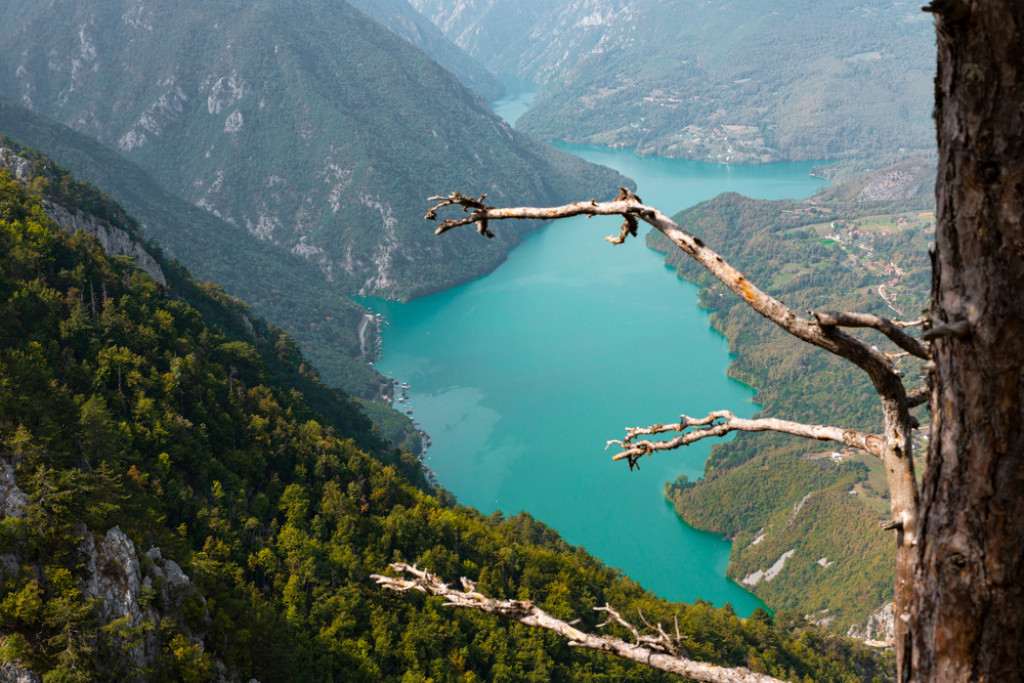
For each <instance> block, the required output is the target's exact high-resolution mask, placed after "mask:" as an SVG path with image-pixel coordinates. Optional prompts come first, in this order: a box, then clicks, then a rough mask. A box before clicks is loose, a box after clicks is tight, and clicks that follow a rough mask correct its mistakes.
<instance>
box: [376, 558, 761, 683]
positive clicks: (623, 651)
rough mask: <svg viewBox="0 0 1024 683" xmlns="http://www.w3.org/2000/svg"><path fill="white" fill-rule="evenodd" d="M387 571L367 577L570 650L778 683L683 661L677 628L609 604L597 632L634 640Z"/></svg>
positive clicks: (418, 574) (707, 676) (470, 587)
mask: <svg viewBox="0 0 1024 683" xmlns="http://www.w3.org/2000/svg"><path fill="white" fill-rule="evenodd" d="M390 567H391V569H392V570H394V571H396V572H398V573H399V574H402V575H403V576H397V577H396V576H383V575H380V574H374V575H373V576H372V577H371V578H373V579H374V580H375V581H376V582H377V583H378V584H380V585H381V586H384V587H385V588H388V589H390V590H394V591H398V592H406V591H410V590H416V591H420V592H421V593H426V594H427V595H435V596H439V597H442V598H444V599H445V601H446V602H445V606H450V607H466V608H469V609H473V610H476V611H478V612H486V613H488V614H495V615H497V616H500V617H502V618H504V619H508V620H510V621H515V622H518V623H520V624H525V625H526V626H535V627H539V628H544V629H547V630H549V631H553V632H555V633H557V634H558V635H560V636H562V637H564V638H566V639H567V640H568V641H569V645H570V646H571V647H580V648H584V649H589V650H596V651H598V652H607V653H609V654H613V655H616V656H618V657H622V658H623V659H629V660H631V661H634V662H639V663H641V664H646V665H648V666H651V667H654V668H655V669H660V670H662V671H667V672H669V673H674V674H679V675H680V676H687V677H689V678H692V679H693V680H695V681H708V682H711V683H780V682H779V679H777V678H773V677H771V676H767V675H765V674H759V673H754V672H752V671H750V670H749V669H745V668H732V667H724V666H718V665H715V664H708V663H705V662H697V661H694V660H692V659H689V658H687V657H686V653H685V651H684V649H683V648H682V645H681V642H682V641H683V639H684V637H683V636H681V635H680V634H679V625H678V624H676V633H675V635H674V636H672V635H669V634H667V633H666V632H665V630H664V629H663V628H662V626H661V624H657V625H656V626H651V625H650V624H649V623H648V622H647V620H646V619H645V618H644V616H643V614H642V613H641V614H639V616H640V619H641V620H642V621H643V622H644V625H645V626H646V627H647V629H648V631H650V633H641V631H640V630H639V629H638V628H637V627H636V626H634V625H633V624H631V623H630V622H628V621H627V620H626V619H624V618H623V617H622V615H621V614H619V613H618V612H617V611H616V610H615V609H613V608H612V607H611V606H610V605H605V606H604V607H596V608H595V610H596V611H599V612H604V613H606V614H607V615H608V619H607V620H606V621H605V622H604V623H603V624H601V625H599V626H598V628H602V627H605V626H608V625H611V624H617V625H619V626H622V627H623V628H625V629H627V630H628V631H629V632H630V633H632V634H633V642H628V641H625V640H622V639H621V638H615V637H613V636H607V635H605V636H597V635H593V634H591V633H586V632H585V631H581V630H579V629H578V628H576V627H575V626H574V625H573V624H571V623H568V622H565V621H562V620H561V619H556V618H555V617H553V616H551V615H550V614H548V613H547V612H545V611H544V610H542V609H540V608H539V607H537V606H536V605H534V604H533V603H532V602H530V601H529V600H495V599H493V598H488V597H486V596H484V595H481V594H480V593H477V592H476V586H475V585H474V583H473V582H472V581H470V580H468V579H466V578H463V579H462V587H463V589H462V590H457V589H455V588H451V587H450V586H448V584H446V583H444V582H443V581H441V579H440V578H439V577H437V576H436V575H434V574H431V573H429V572H427V571H424V570H422V569H419V568H417V567H415V566H412V565H408V564H405V563H402V562H396V563H394V564H391V565H390ZM407 577H411V578H407Z"/></svg>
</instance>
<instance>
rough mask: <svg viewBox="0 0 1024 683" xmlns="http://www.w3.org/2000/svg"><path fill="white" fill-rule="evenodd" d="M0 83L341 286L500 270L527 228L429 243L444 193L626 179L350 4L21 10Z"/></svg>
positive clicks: (559, 196) (13, 21)
mask: <svg viewBox="0 0 1024 683" xmlns="http://www.w3.org/2000/svg"><path fill="white" fill-rule="evenodd" d="M0 90H2V91H4V92H6V93H7V94H8V95H10V96H11V97H12V98H14V99H17V100H19V101H21V102H22V103H24V104H26V105H27V106H29V107H31V108H32V109H34V110H36V111H39V112H41V113H44V114H46V115H48V116H50V117H52V118H55V119H57V120H59V121H61V122H64V123H66V124H68V125H70V126H71V127H72V128H75V129H76V130H78V131H81V132H84V133H87V134H89V135H92V136H94V137H96V138H98V139H99V140H100V141H102V142H104V143H105V144H108V145H110V146H114V147H117V148H118V149H120V150H122V151H123V152H124V153H125V154H127V155H128V156H129V158H131V159H132V160H134V161H137V162H138V163H139V164H141V165H142V166H143V167H144V168H146V169H147V170H148V171H150V172H151V173H152V174H153V176H154V177H155V178H156V179H157V180H158V181H159V182H160V183H161V184H162V185H164V186H165V187H166V188H167V189H169V190H170V191H172V192H173V193H175V194H177V195H179V196H181V197H183V198H185V199H187V200H188V201H190V202H192V203H195V204H197V205H199V206H201V207H203V208H205V209H207V210H209V211H210V212H212V213H213V214H215V215H216V216H218V217H220V218H223V219H224V220H225V221H227V222H229V223H232V224H234V225H236V226H239V227H242V228H244V229H245V230H247V231H248V232H250V233H251V234H253V235H256V236H257V237H259V238H260V239H262V240H265V241H268V242H270V243H273V244H274V245H275V246H276V247H278V248H280V249H282V250H285V251H289V252H291V253H293V254H297V255H299V256H301V257H303V258H305V259H307V260H308V261H309V262H310V263H312V264H314V265H315V266H316V267H317V268H318V269H319V271H320V274H321V277H323V278H324V279H326V280H327V281H329V282H332V283H334V284H335V286H336V287H337V288H338V289H339V290H340V291H342V292H345V293H356V292H358V293H363V294H375V295H380V296H390V297H397V298H405V297H411V296H417V295H422V294H426V293H430V292H433V291H437V290H439V289H443V288H446V287H450V286H452V285H455V284H458V283H460V282H463V281H465V280H466V279H468V278H471V277H474V276H476V275H479V274H481V273H483V272H486V271H487V270H489V269H491V268H493V267H495V266H496V265H497V264H498V263H500V262H501V260H502V259H503V258H504V255H505V253H506V252H507V250H508V248H509V247H510V246H511V245H512V244H514V243H516V241H517V240H518V239H519V236H520V235H521V234H522V230H525V229H528V228H527V227H524V228H522V229H521V230H520V231H516V232H511V233H508V235H507V236H506V237H499V238H498V239H495V240H474V239H472V236H471V235H466V236H464V237H459V238H457V239H454V240H445V241H444V242H443V243H442V242H438V241H436V240H433V239H432V236H431V234H430V231H429V230H426V229H424V227H423V223H422V214H423V208H424V206H425V203H424V202H425V198H426V197H428V196H430V195H432V194H435V193H437V192H439V191H442V192H443V191H446V190H447V189H454V188H457V187H461V188H465V187H473V188H476V190H477V191H483V192H488V193H490V194H491V196H492V198H494V199H496V200H500V199H501V198H502V197H504V198H507V199H511V198H513V197H515V198H516V199H517V201H524V200H525V201H531V202H553V201H555V202H557V201H564V200H567V199H569V198H570V197H572V198H576V197H580V196H588V197H589V196H605V195H607V194H609V192H610V193H611V194H614V192H615V190H614V188H615V186H616V185H617V184H619V183H620V182H622V179H621V177H619V176H618V174H616V173H613V172H611V171H609V170H607V169H600V168H598V167H595V166H592V165H590V164H587V163H585V162H582V161H580V160H579V159H577V158H575V157H572V156H570V155H568V154H565V153H562V152H559V151H557V150H553V149H551V148H549V147H547V146H545V145H541V144H539V143H537V142H535V141H534V140H532V139H530V138H528V137H526V136H524V135H521V134H518V133H514V132H512V131H511V130H510V129H509V127H508V126H507V125H506V124H505V123H503V122H502V121H500V120H499V119H497V118H496V117H495V116H494V115H493V114H491V113H490V111H489V108H488V107H487V105H486V103H484V102H483V101H482V100H481V99H480V98H479V97H478V96H476V95H474V94H472V93H471V92H469V91H468V90H466V89H465V88H464V87H463V86H462V85H461V84H460V83H459V82H458V81H457V80H456V79H455V78H454V77H453V76H452V75H451V74H449V73H448V72H446V71H444V70H443V69H442V68H441V67H440V66H439V65H438V64H437V63H436V62H434V61H433V60H431V59H429V58H427V57H426V56H425V55H423V53H422V52H420V51H419V50H417V49H416V48H414V47H412V46H411V45H410V44H409V43H407V42H405V41H404V40H402V39H400V38H398V37H397V36H396V35H395V34H393V33H391V32H390V31H388V30H387V29H384V28H383V27H381V26H380V25H379V24H376V23H374V22H373V21H371V20H370V19H368V18H367V17H366V16H365V15H363V14H362V13H360V12H358V11H357V10H355V9H354V8H352V7H351V6H350V5H348V4H347V3H345V2H341V1H330V2H328V1H327V0H317V1H313V2H302V3H296V2H288V1H287V0H264V1H262V2H237V1H227V2H200V1H198V0H189V1H187V2H180V3H162V4H160V3H145V2H140V1H139V0H113V1H109V0H102V1H100V0H84V1H83V0H55V1H54V2H50V3H46V4H40V3H37V2H30V1H28V0H9V1H8V2H6V3H4V4H3V5H2V6H0ZM168 248H171V245H168ZM442 264H443V265H442ZM310 322H316V321H314V320H310Z"/></svg>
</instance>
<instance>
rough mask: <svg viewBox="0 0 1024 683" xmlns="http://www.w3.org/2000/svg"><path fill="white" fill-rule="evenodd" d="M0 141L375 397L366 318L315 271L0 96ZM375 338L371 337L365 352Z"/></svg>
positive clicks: (346, 383)
mask: <svg viewBox="0 0 1024 683" xmlns="http://www.w3.org/2000/svg"><path fill="white" fill-rule="evenodd" d="M0 136H9V137H10V138H12V140H11V141H8V142H7V143H6V144H7V145H8V146H14V148H15V150H17V149H18V146H17V145H15V144H14V142H13V141H14V140H16V141H18V142H20V143H23V144H24V145H26V146H28V147H32V148H35V149H37V150H44V151H45V152H46V154H47V155H48V156H49V157H51V158H53V159H55V160H56V161H57V162H58V163H60V164H61V165H62V166H65V167H67V168H69V169H70V170H71V171H72V172H73V173H74V174H75V175H76V176H77V177H79V178H87V179H89V180H90V181H91V182H92V183H93V184H95V185H97V186H99V187H103V188H104V189H105V190H106V191H107V192H108V193H109V194H110V195H112V196H113V197H115V198H116V199H117V201H118V202H120V203H121V204H122V205H123V206H125V207H126V209H127V210H128V211H129V212H130V213H131V215H133V216H135V217H137V218H138V220H139V222H140V229H141V231H142V232H143V233H144V234H145V236H146V237H147V238H150V239H155V240H157V241H158V242H159V243H160V245H161V247H162V248H163V249H164V250H166V251H167V252H169V253H171V254H173V255H174V256H175V257H177V258H178V259H179V260H180V261H181V262H182V263H184V264H185V265H186V266H187V267H188V268H189V270H190V271H191V272H192V273H194V274H195V276H196V277H197V278H199V279H202V280H210V281H212V282H216V283H218V284H219V285H221V286H223V287H224V288H225V290H226V291H227V292H228V293H229V294H232V295H235V296H238V297H240V298H242V299H243V300H245V301H246V302H247V303H248V304H250V305H251V306H252V307H253V310H254V311H255V313H256V314H257V315H260V316H263V317H266V318H268V319H270V320H275V321H277V324H279V325H280V326H281V327H282V328H284V329H285V330H287V331H288V333H289V334H290V335H292V336H293V337H295V338H296V339H297V340H298V341H299V342H300V343H301V344H302V346H303V353H304V354H305V355H306V356H307V357H308V358H310V360H312V361H313V363H314V364H315V365H316V367H317V369H318V370H319V371H320V372H321V374H322V375H323V377H324V380H325V381H326V382H327V383H329V384H330V385H331V386H337V387H342V388H344V389H345V391H346V392H347V393H349V394H350V395H354V396H360V397H363V398H375V397H377V396H378V395H379V394H380V383H381V381H382V379H383V378H381V377H380V375H379V374H378V373H376V372H374V371H373V369H372V368H371V367H370V366H368V365H367V364H366V361H365V359H362V358H360V355H361V354H360V344H359V338H358V334H357V330H358V327H359V324H360V321H361V320H362V318H363V315H364V314H365V312H364V310H363V309H362V308H361V307H360V306H358V305H356V304H355V303H354V302H353V301H352V300H351V299H350V298H349V297H347V296H345V295H344V293H343V292H338V291H337V290H336V288H334V287H333V286H332V285H331V284H330V283H329V282H326V281H324V279H323V278H322V277H320V273H319V271H318V270H317V269H316V266H315V265H313V264H311V263H309V262H308V261H306V260H305V259H303V258H301V257H299V256H297V255H295V254H290V253H288V252H286V251H284V250H281V249H277V248H275V247H274V245H273V244H270V243H268V242H264V241H261V240H259V239H257V238H256V237H255V236H253V235H251V234H249V233H248V232H247V231H246V230H245V229H244V228H241V227H238V226H236V225H232V224H231V223H227V222H226V221H224V220H222V219H220V218H217V217H216V216H214V215H213V214H212V213H210V212H209V211H206V210H204V209H201V208H199V207H197V206H194V205H192V204H189V203H188V202H186V201H184V200H183V199H180V198H178V197H176V196H174V195H172V194H171V193H170V192H168V191H167V190H165V189H164V188H163V187H162V186H160V185H159V184H158V183H157V182H156V181H155V180H153V178H152V176H150V175H149V174H148V173H147V172H146V171H145V170H144V169H142V168H141V167H140V166H139V165H138V164H135V163H133V162H131V161H129V160H128V159H126V158H125V157H124V156H123V155H121V154H118V153H117V152H116V151H115V150H113V149H111V148H109V147H106V146H105V145H103V144H101V143H99V142H97V141H96V140H94V139H92V138H90V137H88V136H87V135H83V134H82V133H78V132H76V131H74V130H72V129H70V128H67V127H66V126H63V125H61V124H59V123H57V122H55V121H52V120H50V119H48V118H46V117H45V116H42V115H40V114H37V113H36V112H33V111H31V110H29V109H26V108H25V107H23V106H21V105H19V104H18V103H16V102H14V101H13V100H11V99H10V98H8V97H7V96H6V95H3V94H0ZM240 264H246V265H245V267H240ZM254 275H258V276H257V277H254ZM310 323H313V324H312V325H311V324H310ZM374 331H375V330H374V328H372V327H371V328H370V329H369V334H370V335H371V338H370V343H371V348H372V343H373V339H372V335H373V333H374Z"/></svg>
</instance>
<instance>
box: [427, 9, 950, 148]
mask: <svg viewBox="0 0 1024 683" xmlns="http://www.w3.org/2000/svg"><path fill="white" fill-rule="evenodd" d="M412 4H413V5H414V6H415V7H417V9H419V10H420V11H421V12H423V13H424V14H426V15H427V16H428V17H430V18H432V19H433V20H434V21H435V23H437V24H438V26H439V27H440V28H441V29H442V30H443V31H445V32H446V34H447V35H448V36H449V37H450V38H451V39H452V40H453V41H454V42H456V43H457V44H458V45H460V46H462V47H463V48H465V49H466V51H467V52H469V53H470V54H471V55H473V56H474V57H476V58H477V59H478V60H480V61H481V62H483V63H484V65H486V66H488V67H489V68H491V70H492V71H496V72H508V73H514V74H516V75H518V76H519V77H521V78H525V79H529V80H532V81H534V82H536V83H538V84H540V85H542V86H543V87H542V89H541V92H540V95H539V96H538V97H537V99H536V100H535V101H534V104H533V106H532V108H531V110H530V111H529V112H528V113H527V114H525V115H524V116H523V117H522V118H521V119H520V120H519V121H518V122H517V127H518V128H520V129H521V130H524V131H527V132H530V133H533V134H535V135H537V136H538V137H540V138H542V139H545V140H564V141H568V142H578V143H589V144H601V145H613V146H623V147H630V148H635V149H636V150H637V151H638V152H639V153H640V154H658V155H661V156H674V157H685V158H692V159H709V160H715V161H730V162H733V163H750V162H761V161H769V160H780V159H804V160H806V159H833V158H839V157H845V156H857V155H866V154H874V153H878V152H883V153H889V152H892V151H894V150H897V149H900V148H908V149H911V150H913V149H922V150H923V149H932V148H933V147H934V141H935V136H934V128H933V126H932V122H931V107H932V102H931V88H932V77H933V75H934V71H935V56H934V55H935V50H934V35H933V32H932V30H931V21H930V19H929V18H928V16H927V15H925V14H923V13H922V12H921V11H920V7H919V3H914V2H910V1H909V0H897V1H895V2H891V1H890V0H840V1H837V2H815V1H814V0H786V1H785V2H774V3H764V2H758V1H757V0H709V1H707V2H699V3H698V2H692V0H668V1H665V0H571V1H570V0H559V1H557V2H544V3H538V2H525V3H524V2H520V1H519V0H474V1H471V2H461V3H458V4H457V5H455V6H454V7H451V6H449V5H450V3H445V2H443V1H442V0H412Z"/></svg>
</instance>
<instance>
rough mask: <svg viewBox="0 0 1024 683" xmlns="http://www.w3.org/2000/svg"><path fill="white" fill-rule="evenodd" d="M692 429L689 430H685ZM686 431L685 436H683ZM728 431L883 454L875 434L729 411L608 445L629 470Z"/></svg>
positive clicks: (631, 434)
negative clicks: (836, 444) (668, 435)
mask: <svg viewBox="0 0 1024 683" xmlns="http://www.w3.org/2000/svg"><path fill="white" fill-rule="evenodd" d="M687 429H692V431H688V432H687V431H686V430H687ZM668 432H679V433H680V436H677V437H675V438H674V439H670V440H668V441H649V440H642V441H637V440H636V439H637V437H638V436H649V435H653V434H666V433H668ZM683 432H685V433H683ZM730 432H779V433H781V434H791V435H793V436H802V437H804V438H807V439H817V440H819V441H837V442H839V443H842V444H844V445H846V446H850V447H851V448H856V449H858V450H861V451H864V452H865V453H869V454H871V455H874V456H877V457H879V458H881V457H882V456H883V454H884V451H885V440H884V439H883V438H882V436H880V435H878V434H864V433H863V432H858V431H856V430H854V429H841V428H839V427H830V426H827V425H809V424H803V423H800V422H790V421H789V420H779V419H776V418H770V417H769V418H760V419H752V420H748V419H745V418H742V417H736V416H735V415H733V414H732V413H731V412H730V411H728V410H717V411H715V412H713V413H709V414H708V416H707V417H700V418H694V417H688V416H686V415H680V416H679V422H677V423H675V424H667V425H665V424H656V425H651V426H650V427H633V428H631V429H627V430H626V438H625V439H623V440H622V441H615V440H612V441H609V442H608V445H609V446H611V445H613V444H614V445H617V446H619V447H620V448H622V452H620V453H616V454H615V455H614V456H612V460H628V461H629V468H630V469H633V467H634V466H636V465H637V464H638V463H637V461H638V460H639V459H640V458H642V457H643V456H645V455H651V454H652V453H654V452H655V451H667V450H672V449H675V448H680V447H682V446H688V445H690V444H691V443H694V442H697V441H700V440H701V439H706V438H708V437H719V436H725V435H726V434H728V433H730Z"/></svg>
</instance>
